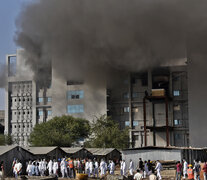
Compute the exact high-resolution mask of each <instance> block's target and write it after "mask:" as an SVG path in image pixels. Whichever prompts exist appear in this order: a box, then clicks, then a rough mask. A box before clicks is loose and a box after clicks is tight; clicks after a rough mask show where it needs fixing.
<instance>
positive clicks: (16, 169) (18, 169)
mask: <svg viewBox="0 0 207 180" xmlns="http://www.w3.org/2000/svg"><path fill="white" fill-rule="evenodd" d="M21 172H22V163H21V162H19V161H18V160H16V164H15V165H14V173H15V178H16V179H17V178H18V176H19V175H21Z"/></svg>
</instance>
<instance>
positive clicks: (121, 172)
mask: <svg viewBox="0 0 207 180" xmlns="http://www.w3.org/2000/svg"><path fill="white" fill-rule="evenodd" d="M120 174H121V176H123V160H121V161H120Z"/></svg>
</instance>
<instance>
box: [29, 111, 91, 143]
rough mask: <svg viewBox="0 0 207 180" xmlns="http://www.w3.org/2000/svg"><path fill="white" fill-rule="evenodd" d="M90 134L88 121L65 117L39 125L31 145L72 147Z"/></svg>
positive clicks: (31, 139)
mask: <svg viewBox="0 0 207 180" xmlns="http://www.w3.org/2000/svg"><path fill="white" fill-rule="evenodd" d="M89 132H90V125H89V122H88V121H87V120H85V119H81V118H74V117H72V116H65V115H64V116H61V117H54V118H53V119H51V120H50V121H48V122H45V123H41V124H37V125H36V126H35V127H34V129H33V131H32V133H31V135H30V143H31V145H32V146H64V147H70V146H71V145H72V144H73V143H75V142H77V141H78V140H79V139H80V138H86V137H88V135H89Z"/></svg>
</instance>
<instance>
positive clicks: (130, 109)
mask: <svg viewBox="0 0 207 180" xmlns="http://www.w3.org/2000/svg"><path fill="white" fill-rule="evenodd" d="M128 88H129V101H128V103H129V124H130V130H129V142H130V147H132V143H133V141H132V128H133V120H132V82H131V74H130V73H129V87H128Z"/></svg>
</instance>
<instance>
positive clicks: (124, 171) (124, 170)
mask: <svg viewBox="0 0 207 180" xmlns="http://www.w3.org/2000/svg"><path fill="white" fill-rule="evenodd" d="M122 171H123V176H126V162H125V160H123V169H122Z"/></svg>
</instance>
